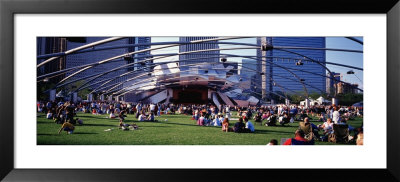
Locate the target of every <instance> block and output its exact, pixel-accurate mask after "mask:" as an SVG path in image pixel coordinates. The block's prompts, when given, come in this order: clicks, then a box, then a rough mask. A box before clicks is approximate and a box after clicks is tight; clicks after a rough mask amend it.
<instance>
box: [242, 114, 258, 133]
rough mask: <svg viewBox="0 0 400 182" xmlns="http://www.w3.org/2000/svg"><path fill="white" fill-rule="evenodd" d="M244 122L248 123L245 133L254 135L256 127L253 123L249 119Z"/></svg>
mask: <svg viewBox="0 0 400 182" xmlns="http://www.w3.org/2000/svg"><path fill="white" fill-rule="evenodd" d="M244 122H245V123H246V128H245V131H246V132H247V133H254V130H255V129H254V125H253V123H251V121H249V119H248V118H247V117H245V118H244Z"/></svg>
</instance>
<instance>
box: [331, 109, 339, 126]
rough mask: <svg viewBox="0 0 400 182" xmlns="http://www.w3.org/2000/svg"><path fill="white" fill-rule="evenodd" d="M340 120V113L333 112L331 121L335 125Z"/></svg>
mask: <svg viewBox="0 0 400 182" xmlns="http://www.w3.org/2000/svg"><path fill="white" fill-rule="evenodd" d="M339 120H340V113H339V111H333V113H332V121H333V122H334V123H335V124H337V123H338V122H339Z"/></svg>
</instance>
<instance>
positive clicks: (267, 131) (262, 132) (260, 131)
mask: <svg viewBox="0 0 400 182" xmlns="http://www.w3.org/2000/svg"><path fill="white" fill-rule="evenodd" d="M271 133H278V134H293V136H294V132H288V131H274V130H255V131H254V134H271Z"/></svg>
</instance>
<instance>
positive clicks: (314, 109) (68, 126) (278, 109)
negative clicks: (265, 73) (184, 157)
mask: <svg viewBox="0 0 400 182" xmlns="http://www.w3.org/2000/svg"><path fill="white" fill-rule="evenodd" d="M37 108H38V112H43V113H46V118H48V119H53V120H54V122H55V123H57V124H62V127H61V129H60V131H59V133H60V132H61V131H62V130H64V131H67V133H69V134H72V133H73V131H74V129H75V126H76V125H83V121H82V120H80V119H79V118H77V117H76V113H77V112H83V113H92V114H94V115H107V117H108V118H110V119H114V118H116V119H119V121H120V123H119V128H121V129H123V130H127V129H138V125H136V124H135V123H134V124H131V125H130V124H126V123H124V120H125V117H127V114H131V115H134V117H135V118H136V119H137V120H138V121H150V122H156V121H157V120H156V117H158V116H160V115H163V114H184V115H191V116H192V117H191V119H192V120H195V121H196V122H195V123H196V124H197V125H199V126H214V127H221V130H222V131H223V132H236V133H254V132H256V130H255V127H254V125H255V124H257V123H258V124H259V125H262V126H279V125H281V126H287V125H289V124H290V123H294V122H295V121H302V122H304V123H306V124H308V123H310V125H311V127H312V132H313V136H315V137H314V138H313V140H314V139H316V140H320V141H327V140H328V139H329V136H330V135H331V134H333V130H334V129H333V125H334V124H337V125H347V126H348V130H349V131H350V132H354V133H355V136H354V139H356V140H357V143H362V141H361V140H362V139H363V137H362V136H363V135H362V134H363V132H362V127H361V128H354V127H352V126H350V125H349V124H347V121H348V120H353V119H354V118H355V117H356V116H357V117H362V115H363V109H362V107H340V106H311V107H307V108H306V107H304V106H299V105H294V104H293V105H290V106H287V105H274V106H272V105H270V106H248V107H237V106H232V107H231V106H226V105H225V106H224V105H222V106H219V107H217V106H215V105H212V104H210V105H199V104H187V105H183V104H177V105H175V104H160V103H158V104H143V103H136V104H133V103H124V102H115V101H112V102H110V101H92V102H79V103H71V102H68V101H67V102H62V101H60V102H38V104H37ZM233 111H235V112H236V113H237V116H236V117H234V116H232V114H233ZM310 118H317V119H316V120H315V121H318V122H322V123H323V124H319V125H315V124H313V123H311V122H310ZM233 120H235V121H236V120H237V122H235V123H234V124H232V126H231V125H230V122H232V121H233ZM250 120H253V121H254V124H253V123H252V122H251V121H250ZM320 131H321V132H322V134H320ZM303 135H304V132H303V131H296V132H295V137H294V138H291V140H287V141H286V142H285V144H289V143H290V144H292V145H295V144H302V143H303V144H304V142H297V141H303V140H302V139H301V138H302V137H304V136H303ZM358 135H360V136H358ZM313 142H314V141H309V143H307V142H306V144H311V143H313ZM273 143H274V142H272V143H271V142H270V144H271V145H272V144H273Z"/></svg>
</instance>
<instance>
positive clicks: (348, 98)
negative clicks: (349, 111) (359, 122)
mask: <svg viewBox="0 0 400 182" xmlns="http://www.w3.org/2000/svg"><path fill="white" fill-rule="evenodd" d="M336 97H337V98H338V99H339V104H340V105H343V106H351V105H353V104H355V103H357V102H361V101H363V94H352V93H347V94H338V95H337V96H336Z"/></svg>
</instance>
